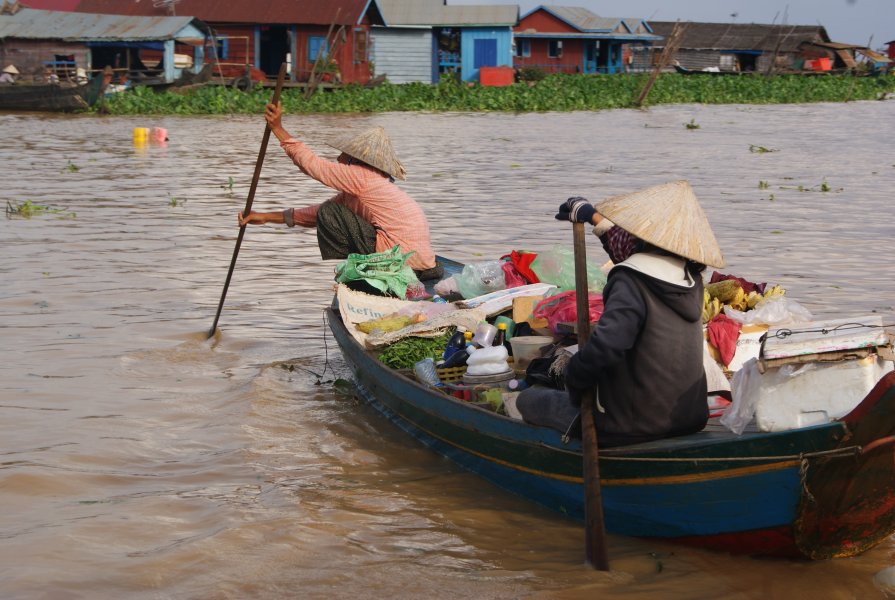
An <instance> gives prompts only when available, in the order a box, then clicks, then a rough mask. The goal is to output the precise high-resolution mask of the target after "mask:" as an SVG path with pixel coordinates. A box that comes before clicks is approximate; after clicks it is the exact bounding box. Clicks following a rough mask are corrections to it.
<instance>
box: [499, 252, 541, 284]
mask: <svg viewBox="0 0 895 600" xmlns="http://www.w3.org/2000/svg"><path fill="white" fill-rule="evenodd" d="M537 257H538V254H537V252H524V251H523V252H519V251H518V250H513V251H512V252H511V253H510V254H507V255H506V256H504V257H503V258H509V259H510V262H512V263H513V266H514V267H516V271H518V272H519V274H520V275H522V277H524V278H525V280H526V281H527V282H528V283H541V280H540V279H538V276H537V275H535V272H534V271H532V270H531V263H532V262H534V259H536V258H537Z"/></svg>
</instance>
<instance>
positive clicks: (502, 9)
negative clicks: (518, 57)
mask: <svg viewBox="0 0 895 600" xmlns="http://www.w3.org/2000/svg"><path fill="white" fill-rule="evenodd" d="M376 5H377V6H378V7H379V10H380V12H381V13H382V18H383V20H384V21H385V24H386V25H387V26H389V27H399V26H402V25H403V26H412V25H430V26H435V27H446V26H448V25H450V26H454V27H474V26H482V27H487V26H495V25H505V26H513V25H515V24H516V23H518V22H519V7H518V6H515V5H507V4H501V5H462V6H461V5H458V6H445V5H444V2H442V0H376Z"/></svg>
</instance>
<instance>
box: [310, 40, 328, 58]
mask: <svg viewBox="0 0 895 600" xmlns="http://www.w3.org/2000/svg"><path fill="white" fill-rule="evenodd" d="M318 56H320V58H325V56H326V38H325V37H324V36H322V35H312V36H310V37H309V38H308V62H309V63H312V62H314V61H316V60H317V57H318Z"/></svg>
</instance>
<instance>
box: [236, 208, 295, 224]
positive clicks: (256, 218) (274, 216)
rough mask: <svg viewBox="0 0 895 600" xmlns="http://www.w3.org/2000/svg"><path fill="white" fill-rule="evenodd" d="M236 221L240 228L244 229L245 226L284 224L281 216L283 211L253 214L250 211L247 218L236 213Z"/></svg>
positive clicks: (283, 218)
mask: <svg viewBox="0 0 895 600" xmlns="http://www.w3.org/2000/svg"><path fill="white" fill-rule="evenodd" d="M236 217H237V220H238V221H239V226H240V227H245V226H246V225H250V224H251V225H264V224H265V223H285V222H286V219H285V217H284V216H283V211H277V212H255V211H251V212H250V213H249V214H248V215H247V216H243V214H242V213H238V214H237V215H236Z"/></svg>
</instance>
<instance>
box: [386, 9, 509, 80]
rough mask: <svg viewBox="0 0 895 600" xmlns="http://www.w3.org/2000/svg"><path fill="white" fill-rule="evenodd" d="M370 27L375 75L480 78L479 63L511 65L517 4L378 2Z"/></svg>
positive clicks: (420, 77)
mask: <svg viewBox="0 0 895 600" xmlns="http://www.w3.org/2000/svg"><path fill="white" fill-rule="evenodd" d="M376 3H377V5H378V6H379V10H380V12H381V14H382V19H383V22H384V26H383V27H374V28H373V29H372V38H373V56H374V63H375V65H376V67H375V70H376V74H377V75H385V76H386V78H387V79H388V80H389V81H391V82H392V83H409V82H414V81H419V82H426V83H434V82H437V81H438V79H439V78H440V77H441V76H442V75H443V74H454V75H456V76H457V77H459V78H460V79H461V80H463V81H478V78H479V69H480V68H481V67H486V66H487V67H498V66H506V67H509V66H512V64H513V51H512V48H513V47H512V41H513V40H512V28H513V26H514V25H515V24H516V23H517V22H518V19H519V7H518V6H515V5H500V6H497V5H466V6H446V5H445V4H444V2H442V0H376Z"/></svg>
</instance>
